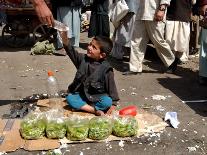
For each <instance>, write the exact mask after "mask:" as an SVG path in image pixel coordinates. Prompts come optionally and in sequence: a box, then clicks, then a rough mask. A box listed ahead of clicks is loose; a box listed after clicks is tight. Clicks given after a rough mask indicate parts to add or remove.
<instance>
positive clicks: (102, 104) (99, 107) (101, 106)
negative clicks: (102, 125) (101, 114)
mask: <svg viewBox="0 0 207 155" xmlns="http://www.w3.org/2000/svg"><path fill="white" fill-rule="evenodd" d="M111 106H112V99H111V98H110V97H109V96H107V95H105V96H101V97H100V100H99V101H98V102H96V103H95V110H96V111H106V110H107V109H108V108H110V107H111Z"/></svg>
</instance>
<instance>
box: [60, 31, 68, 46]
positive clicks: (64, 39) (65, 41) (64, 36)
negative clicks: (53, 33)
mask: <svg viewBox="0 0 207 155" xmlns="http://www.w3.org/2000/svg"><path fill="white" fill-rule="evenodd" d="M59 34H60V37H61V38H62V42H63V45H64V46H68V44H69V39H68V35H67V31H59Z"/></svg>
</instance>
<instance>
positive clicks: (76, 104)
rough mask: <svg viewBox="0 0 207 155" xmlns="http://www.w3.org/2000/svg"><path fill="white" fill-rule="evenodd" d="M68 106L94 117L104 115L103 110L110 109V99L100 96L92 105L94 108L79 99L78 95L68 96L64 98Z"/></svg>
mask: <svg viewBox="0 0 207 155" xmlns="http://www.w3.org/2000/svg"><path fill="white" fill-rule="evenodd" d="M66 100H67V103H68V105H69V106H70V107H71V108H73V109H75V110H82V111H87V112H89V113H93V114H96V115H104V112H103V111H105V110H107V109H108V108H110V107H111V105H112V99H111V98H110V97H108V96H101V97H100V100H99V101H98V102H96V103H94V107H93V106H91V105H89V104H87V103H86V101H85V100H84V99H83V98H81V96H80V94H79V93H75V94H69V95H68V96H67V97H66Z"/></svg>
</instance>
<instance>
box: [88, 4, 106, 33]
mask: <svg viewBox="0 0 207 155" xmlns="http://www.w3.org/2000/svg"><path fill="white" fill-rule="evenodd" d="M108 11H109V0H94V1H93V3H92V5H91V17H90V25H89V30H88V37H94V36H106V37H109V36H110V28H109V15H108Z"/></svg>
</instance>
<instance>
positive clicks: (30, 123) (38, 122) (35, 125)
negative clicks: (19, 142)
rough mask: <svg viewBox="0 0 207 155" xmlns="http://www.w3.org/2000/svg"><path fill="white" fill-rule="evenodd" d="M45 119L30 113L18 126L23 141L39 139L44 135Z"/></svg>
mask: <svg viewBox="0 0 207 155" xmlns="http://www.w3.org/2000/svg"><path fill="white" fill-rule="evenodd" d="M45 124H46V123H45V119H44V117H43V115H42V114H39V113H31V114H30V115H28V116H27V117H26V118H25V119H23V121H22V122H21V125H20V133H21V135H22V137H23V138H24V139H39V138H41V137H43V136H44V134H45Z"/></svg>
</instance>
